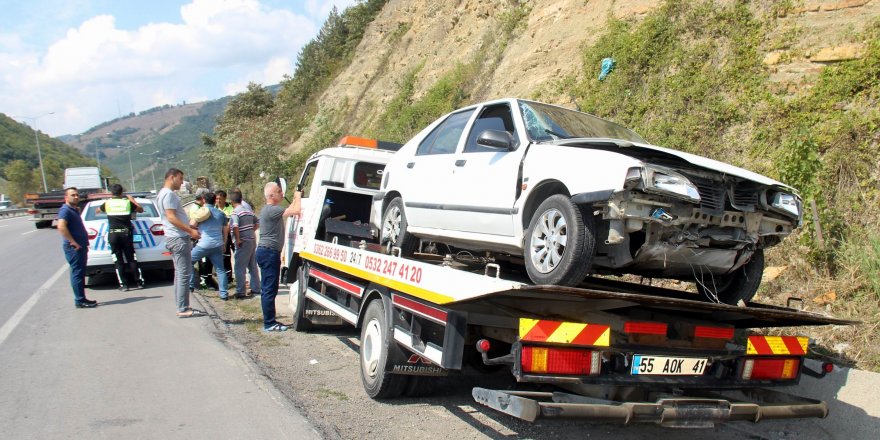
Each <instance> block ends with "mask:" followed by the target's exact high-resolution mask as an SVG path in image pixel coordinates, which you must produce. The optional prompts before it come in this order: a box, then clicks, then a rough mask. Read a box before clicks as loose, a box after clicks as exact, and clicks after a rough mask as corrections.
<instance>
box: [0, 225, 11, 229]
mask: <svg viewBox="0 0 880 440" xmlns="http://www.w3.org/2000/svg"><path fill="white" fill-rule="evenodd" d="M7 226H9V225H0V228H5V227H7Z"/></svg>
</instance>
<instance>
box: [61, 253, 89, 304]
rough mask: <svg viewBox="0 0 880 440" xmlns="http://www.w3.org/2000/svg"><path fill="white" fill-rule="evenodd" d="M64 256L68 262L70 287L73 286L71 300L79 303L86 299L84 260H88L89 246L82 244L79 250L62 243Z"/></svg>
mask: <svg viewBox="0 0 880 440" xmlns="http://www.w3.org/2000/svg"><path fill="white" fill-rule="evenodd" d="M61 247H62V248H63V250H64V258H66V259H67V263H68V264H70V287H72V288H73V302H74V304H80V303H82V302H84V301H85V300H86V262H87V261H88V260H89V248H87V247H85V246H83V247H81V248H79V250H76V249H74V247H73V246H71V245H69V244H63V245H61Z"/></svg>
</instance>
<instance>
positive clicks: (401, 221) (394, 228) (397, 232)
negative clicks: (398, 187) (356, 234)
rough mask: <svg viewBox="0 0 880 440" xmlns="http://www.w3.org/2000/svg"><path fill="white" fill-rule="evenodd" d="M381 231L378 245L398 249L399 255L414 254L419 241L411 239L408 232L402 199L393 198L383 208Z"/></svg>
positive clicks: (414, 238)
mask: <svg viewBox="0 0 880 440" xmlns="http://www.w3.org/2000/svg"><path fill="white" fill-rule="evenodd" d="M381 226H382V230H381V238H380V242H379V243H380V244H381V245H382V246H387V245H389V244H390V245H391V246H392V247H399V248H400V253H401V255H412V254H414V253H415V252H416V250H417V248H418V245H419V239H418V238H416V237H413V236H412V235H411V234H410V233H409V232H408V231H407V226H408V223H407V221H406V213H405V212H404V210H403V199H401V198H400V197H395V198H394V199H393V200H391V203H389V204H388V206H387V207H385V212H384V213H383V214H382V225H381Z"/></svg>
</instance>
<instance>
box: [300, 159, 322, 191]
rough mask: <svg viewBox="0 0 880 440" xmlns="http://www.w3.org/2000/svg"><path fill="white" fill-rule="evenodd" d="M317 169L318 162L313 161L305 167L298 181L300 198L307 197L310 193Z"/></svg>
mask: <svg viewBox="0 0 880 440" xmlns="http://www.w3.org/2000/svg"><path fill="white" fill-rule="evenodd" d="M317 168H318V161H317V160H316V161H314V162H311V163H309V164H308V165H306V169H305V171H303V175H302V178H301V179H300V180H299V184H300V185H302V196H303V197H304V198H305V197H308V196H309V194H310V193H311V192H312V182H314V181H315V169H317Z"/></svg>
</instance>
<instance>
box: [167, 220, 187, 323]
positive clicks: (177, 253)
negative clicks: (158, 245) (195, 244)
mask: <svg viewBox="0 0 880 440" xmlns="http://www.w3.org/2000/svg"><path fill="white" fill-rule="evenodd" d="M165 249H168V250H169V251H171V260H172V261H173V262H174V298H175V299H176V300H177V311H178V312H180V313H183V312H185V311H187V310H189V286H188V284H189V278H190V277H191V276H192V270H193V266H192V255H191V254H192V240H191V239H190V238H189V237H168V236H166V237H165Z"/></svg>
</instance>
